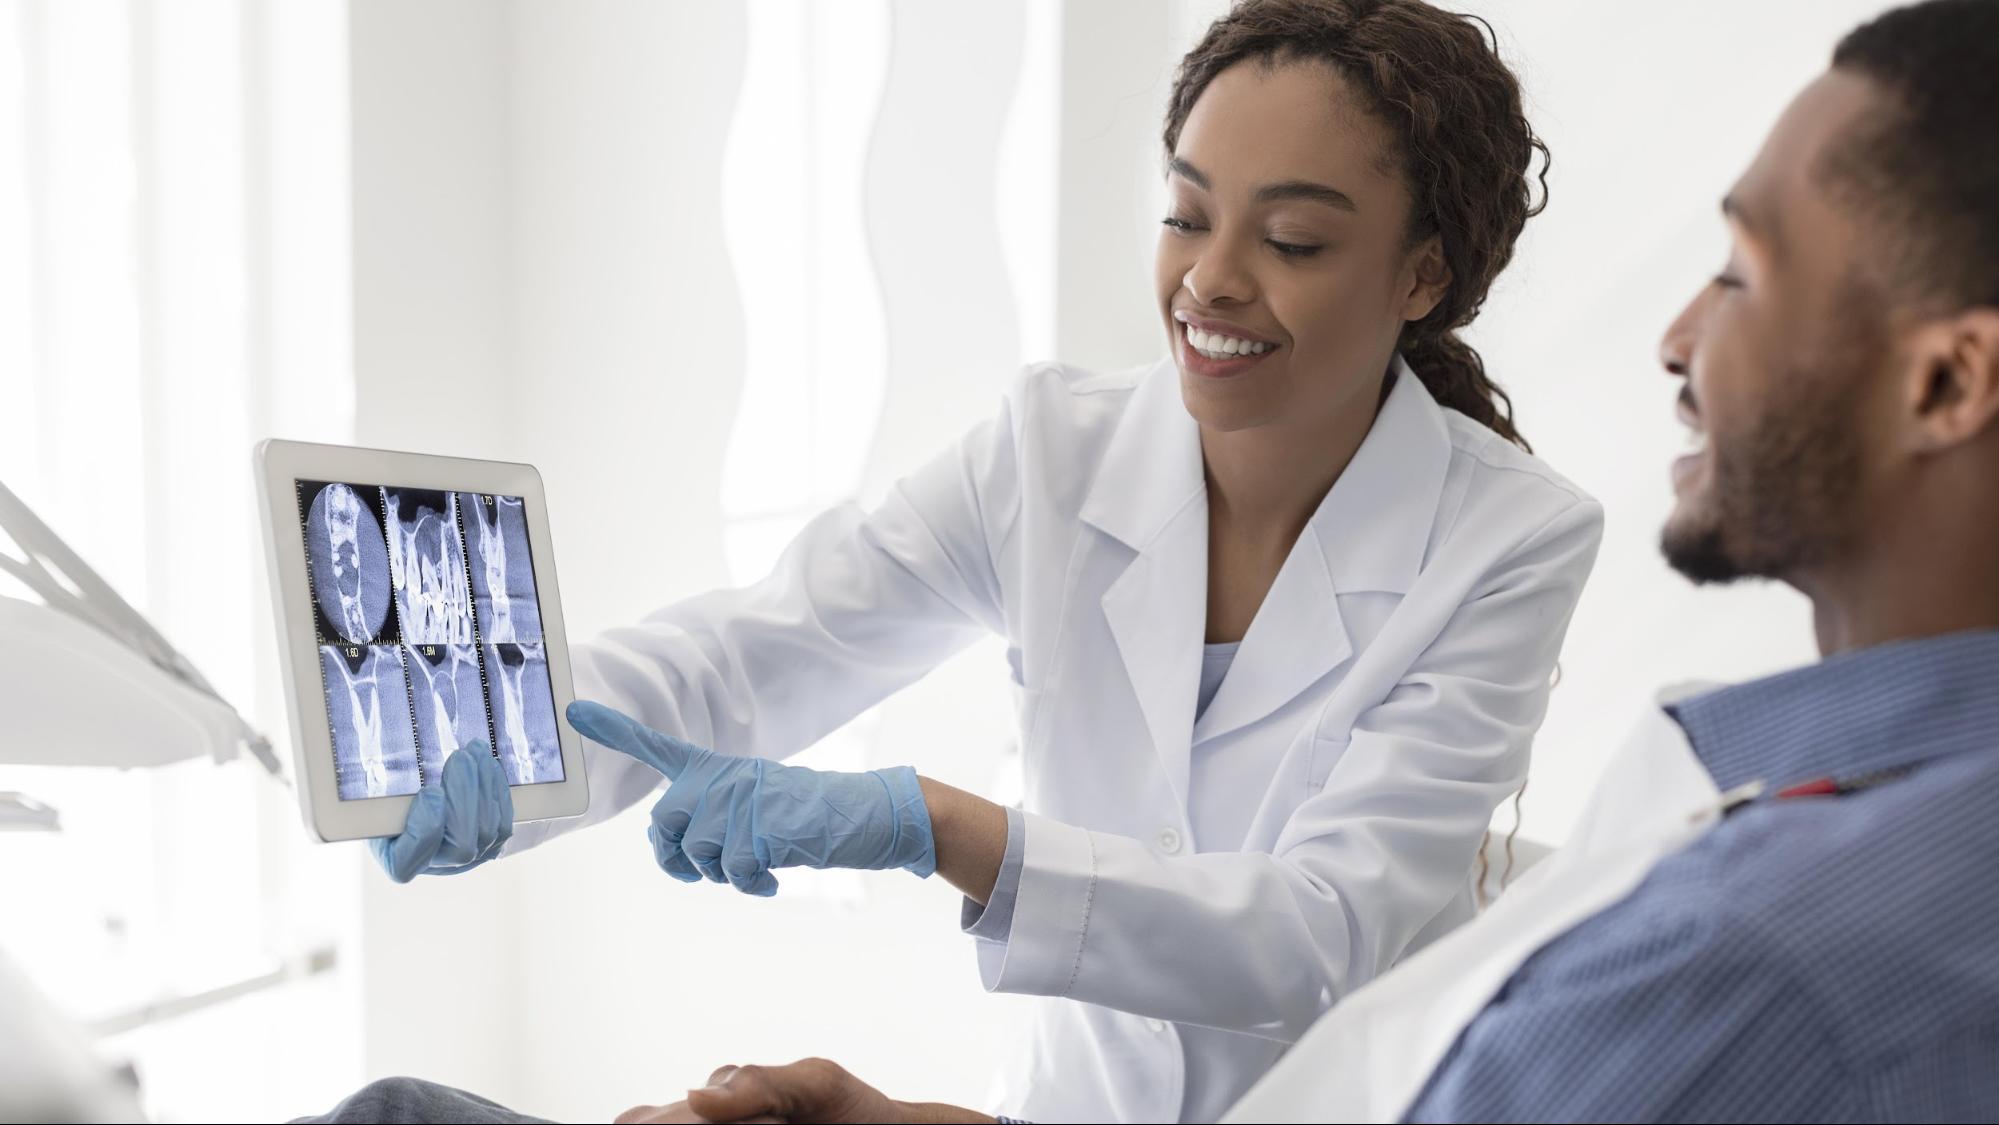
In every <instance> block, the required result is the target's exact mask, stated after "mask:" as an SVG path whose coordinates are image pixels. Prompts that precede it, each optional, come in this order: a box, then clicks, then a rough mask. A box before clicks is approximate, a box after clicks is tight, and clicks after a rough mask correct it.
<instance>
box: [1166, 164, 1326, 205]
mask: <svg viewBox="0 0 1999 1125" xmlns="http://www.w3.org/2000/svg"><path fill="white" fill-rule="evenodd" d="M1166 170H1167V171H1168V172H1170V173H1172V174H1173V175H1176V176H1179V177H1180V178H1181V179H1183V180H1186V181H1187V182H1188V183H1190V184H1193V185H1194V186H1195V187H1197V188H1200V189H1201V190H1202V191H1208V190H1211V188H1212V185H1211V184H1209V183H1208V174H1207V173H1206V172H1203V171H1201V170H1200V169H1199V168H1196V167H1194V166H1193V165H1192V164H1190V163H1188V162H1187V160H1186V158H1184V157H1179V156H1175V157H1173V158H1171V159H1169V160H1168V161H1167V162H1166ZM1255 198H1256V201H1257V202H1258V203H1277V202H1280V201H1282V200H1286V199H1303V200H1306V201H1308V202H1312V203H1323V204H1325V205H1326V206H1328V207H1332V208H1336V209H1338V210H1341V211H1355V212H1357V211H1359V210H1360V208H1359V207H1356V206H1354V201H1353V197H1352V196H1349V195H1348V194H1347V193H1346V192H1343V191H1341V190H1340V189H1338V188H1335V187H1328V186H1326V185H1325V184H1318V183H1313V182H1312V181H1310V180H1285V181H1283V182H1281V183H1275V184H1265V185H1263V186H1262V187H1260V188H1257V189H1256V197H1255Z"/></svg>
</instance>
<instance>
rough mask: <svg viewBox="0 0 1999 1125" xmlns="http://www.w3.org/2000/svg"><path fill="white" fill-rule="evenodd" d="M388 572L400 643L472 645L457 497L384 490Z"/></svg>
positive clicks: (393, 489)
mask: <svg viewBox="0 0 1999 1125" xmlns="http://www.w3.org/2000/svg"><path fill="white" fill-rule="evenodd" d="M382 508H383V511H384V512H386V513H387V516H388V528H387V530H388V539H389V573H390V575H391V577H392V578H393V580H394V584H395V592H396V608H397V609H398V610H400V611H401V615H402V639H403V640H404V641H405V642H406V643H409V644H442V645H469V644H471V643H473V640H474V637H473V633H472V595H471V591H470V590H469V589H468V588H467V586H466V579H467V575H466V573H465V546H464V544H463V542H462V541H461V540H460V539H459V533H458V497H457V495H456V494H455V493H450V492H432V491H429V490H427V489H420V488H384V489H383V490H382Z"/></svg>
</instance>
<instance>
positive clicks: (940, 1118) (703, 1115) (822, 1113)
mask: <svg viewBox="0 0 1999 1125" xmlns="http://www.w3.org/2000/svg"><path fill="white" fill-rule="evenodd" d="M618 1121H619V1122H621V1123H623V1122H670V1121H801V1122H804V1121H810V1122H818V1121H854V1122H873V1121H879V1122H954V1121H984V1122H990V1121H992V1118H990V1117H987V1116H986V1115H984V1114H982V1113H978V1112H976V1111H974V1110H969V1109H965V1108H963V1107H961V1106H954V1105H944V1104H942V1103H938V1102H898V1101H894V1100H891V1099H890V1098H887V1097H885V1096H883V1094H882V1092H881V1091H880V1090H877V1089H875V1088H874V1087H872V1086H870V1085H868V1084H867V1083H865V1082H862V1081H861V1080H860V1079H858V1078H855V1077H854V1076H853V1075H851V1074H848V1073H847V1071H846V1070H845V1069H844V1068H843V1067H841V1066H839V1065H838V1064H837V1063H831V1062H827V1061H826V1060H825V1059H804V1060H801V1061H799V1062H795V1063H792V1064H791V1065H790V1066H742V1067H735V1066H725V1067H723V1068H722V1069H720V1070H718V1071H716V1072H715V1073H714V1074H713V1075H711V1076H709V1079H708V1085H707V1086H706V1087H704V1088H702V1089H699V1090H690V1091H688V1094H687V1100H686V1101H685V1102H682V1103H678V1104H676V1105H671V1106H638V1107H635V1108H633V1109H629V1110H626V1111H625V1112H624V1113H623V1114H620V1115H619V1117H618Z"/></svg>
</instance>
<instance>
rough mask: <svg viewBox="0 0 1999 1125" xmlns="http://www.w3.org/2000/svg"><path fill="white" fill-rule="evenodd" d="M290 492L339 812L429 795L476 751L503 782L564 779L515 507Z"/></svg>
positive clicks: (457, 496) (406, 491) (334, 484)
mask: <svg viewBox="0 0 1999 1125" xmlns="http://www.w3.org/2000/svg"><path fill="white" fill-rule="evenodd" d="M297 488H298V516H299V521H300V523H301V525H302V529H303V531H304V533H305V557H306V570H307V572H308V573H307V581H308V583H309V586H310V588H311V590H312V602H313V617H314V628H315V629H316V630H317V636H318V642H319V671H320V677H321V680H322V681H323V683H324V686H325V691H326V716H327V723H328V726H329V727H331V728H332V729H331V733H332V736H333V771H334V777H335V779H336V781H337V782H338V786H339V793H340V799H341V800H343V801H352V800H360V799H365V798H370V797H396V796H406V795H408V794H411V793H415V792H416V791H417V790H419V789H421V788H423V787H424V786H426V785H436V784H437V783H438V781H439V780H440V778H441V777H442V776H443V769H444V759H445V756H446V755H448V754H450V753H451V752H452V751H453V750H456V749H457V748H458V747H460V746H463V745H465V744H467V743H469V742H473V741H476V740H479V739H484V740H485V741H486V744H487V745H488V746H491V747H492V748H493V755H494V757H496V758H498V759H499V760H500V765H501V767H502V768H503V769H504V770H505V771H506V775H507V780H508V782H509V783H511V784H513V785H537V784H541V783H544V782H555V781H561V780H562V745H561V742H560V741H559V739H558V737H557V735H556V725H555V698H554V695H553V693H552V692H551V690H550V687H549V677H548V652H547V649H546V648H545V647H544V646H543V643H542V632H541V609H540V601H539V600H538V598H537V597H536V595H535V583H534V560H533V556H532V555H531V554H530V553H529V548H528V529H527V512H526V509H525V507H524V505H523V504H522V502H521V498H520V497H518V496H489V495H484V494H481V493H476V492H439V491H435V490H432V489H422V488H400V487H397V486H395V485H373V484H367V485H363V484H349V483H342V482H338V481H308V480H301V481H298V482H297Z"/></svg>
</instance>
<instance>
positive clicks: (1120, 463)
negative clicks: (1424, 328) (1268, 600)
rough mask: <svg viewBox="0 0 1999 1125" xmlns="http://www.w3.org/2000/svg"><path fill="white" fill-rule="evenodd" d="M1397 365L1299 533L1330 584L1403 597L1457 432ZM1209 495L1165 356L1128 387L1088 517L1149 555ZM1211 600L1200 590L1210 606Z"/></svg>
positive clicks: (1425, 542) (1193, 431)
mask: <svg viewBox="0 0 1999 1125" xmlns="http://www.w3.org/2000/svg"><path fill="white" fill-rule="evenodd" d="M1394 370H1395V376H1396V378H1395V386H1394V387H1393V388H1391V389H1390V391H1389V393H1388V400H1387V401H1386V402H1384V403H1383V404H1382V406H1381V410H1380V412H1379V413H1378V414H1377V415H1376V416H1375V419H1374V426H1373V427H1372V428H1371V429H1369V430H1368V434H1367V437H1366V438H1365V439H1364V440H1363V441H1362V442H1361V446H1360V449H1359V450H1358V451H1356V452H1355V454H1354V458H1353V460H1352V461H1351V462H1349V463H1348V465H1347V467H1346V470H1345V471H1344V472H1342V473H1341V474H1340V478H1339V480H1337V481H1336V482H1334V484H1333V487H1332V489H1331V490H1330V491H1328V492H1327V493H1326V497H1325V499H1324V500H1322V501H1320V503H1319V509H1318V511H1317V512H1315V513H1314V514H1313V516H1312V519H1311V522H1310V525H1309V529H1310V530H1311V531H1312V532H1314V533H1315V534H1312V535H1309V536H1307V535H1301V536H1300V537H1299V542H1300V544H1305V543H1308V542H1309V543H1312V544H1314V545H1315V546H1316V548H1317V550H1318V551H1319V553H1320V557H1321V558H1322V559H1323V560H1324V565H1325V568H1326V571H1327V573H1328V576H1329V577H1330V579H1331V581H1332V583H1333V588H1334V589H1335V591H1336V592H1338V593H1342V594H1351V593H1357V592H1361V591H1386V592H1389V593H1398V594H1399V593H1406V592H1408V589H1409V586H1410V584H1411V583H1413V582H1414V581H1415V580H1416V575H1417V574H1418V573H1420V572H1421V571H1422V568H1423V562H1424V558H1425V556H1426V554H1427V552H1428V550H1429V545H1430V531H1431V529H1432V528H1433V527H1434V526H1437V523H1438V521H1437V518H1436V516H1437V506H1438V503H1439V501H1440V500H1441V499H1442V493H1443V487H1444V474H1445V471H1446V470H1447V469H1449V468H1450V460H1451V434H1450V428H1449V425H1448V423H1447V422H1446V421H1445V419H1444V411H1443V408H1442V407H1440V406H1438V405H1437V403H1436V400H1434V399H1432V398H1431V397H1430V392H1429V391H1428V390H1427V389H1426V388H1425V387H1424V386H1423V384H1422V381H1421V380H1419V379H1417V377H1416V374H1415V372H1413V371H1411V370H1410V369H1409V365H1408V364H1407V363H1405V362H1404V361H1403V359H1402V357H1401V356H1399V355H1398V356H1396V357H1395V366H1394ZM1205 494H1206V482H1205V478H1204V475H1203V472H1202V468H1201V433H1200V427H1199V426H1198V425H1196V423H1195V422H1194V419H1193V417H1192V416H1191V415H1189V414H1188V413H1187V407H1186V405H1185V404H1184V403H1183V402H1182V400H1181V398H1180V379H1179V372H1178V371H1177V369H1175V368H1174V366H1173V364H1172V362H1171V361H1165V362H1162V363H1160V364H1159V365H1157V366H1155V367H1154V368H1152V369H1151V370H1150V371H1148V372H1147V373H1146V375H1145V376H1144V378H1143V379H1141V380H1140V382H1139V385H1138V386H1137V387H1136V388H1134V389H1133V391H1132V403H1131V406H1130V407H1129V408H1128V409H1127V410H1126V411H1125V415H1124V417H1123V418H1122V419H1121V420H1120V421H1119V423H1118V427H1117V429H1116V430H1115V431H1114V432H1113V433H1112V435H1111V441H1110V446H1109V448H1108V449H1106V450H1105V452H1104V459H1103V461H1102V463H1101V464H1100V465H1099V466H1098V469H1097V473H1096V476H1095V478H1094V479H1093V480H1092V481H1091V484H1090V494H1089V497H1088V498H1087V499H1086V500H1085V501H1084V503H1083V508H1082V518H1083V521H1084V522H1085V523H1088V524H1090V525H1091V526H1092V527H1095V528H1097V529H1098V530H1100V531H1103V532H1105V533H1106V534H1108V535H1111V536H1112V537H1114V538H1116V539H1117V540H1118V541H1120V542H1122V543H1123V544H1125V545H1126V546H1127V547H1130V548H1131V549H1132V550H1134V551H1140V552H1144V551H1146V550H1147V549H1148V548H1149V547H1150V546H1151V544H1152V542H1153V540H1154V539H1155V538H1156V537H1157V536H1158V535H1159V534H1160V533H1161V532H1162V531H1165V530H1166V528H1167V526H1168V524H1169V523H1171V522H1172V521H1173V519H1174V518H1175V517H1176V516H1179V515H1181V514H1183V513H1184V512H1185V511H1186V509H1187V507H1188V505H1189V504H1190V503H1192V502H1193V500H1194V499H1195V498H1196V497H1201V496H1205ZM1203 522H1205V521H1203ZM1203 549H1204V550H1205V543H1204V545H1203ZM1287 566H1288V563H1287ZM1206 600H1207V599H1206V592H1205V587H1203V593H1202V598H1201V601H1202V604H1203V605H1205V604H1206Z"/></svg>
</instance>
